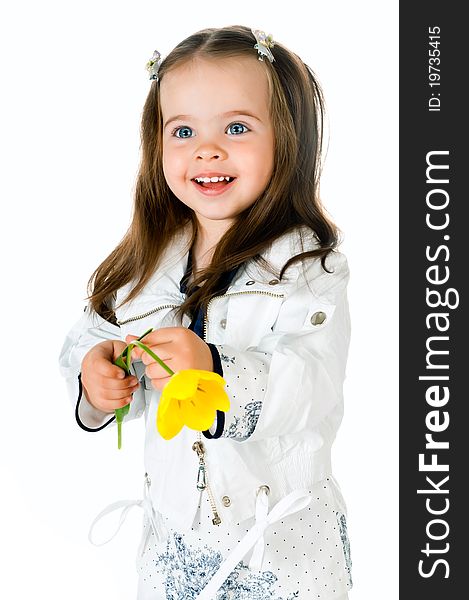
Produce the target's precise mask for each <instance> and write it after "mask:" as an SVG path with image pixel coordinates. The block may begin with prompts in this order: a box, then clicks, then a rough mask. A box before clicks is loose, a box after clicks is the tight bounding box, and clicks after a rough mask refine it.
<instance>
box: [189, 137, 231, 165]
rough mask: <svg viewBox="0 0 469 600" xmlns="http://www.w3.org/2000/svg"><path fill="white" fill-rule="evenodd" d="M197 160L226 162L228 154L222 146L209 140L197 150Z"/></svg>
mask: <svg viewBox="0 0 469 600" xmlns="http://www.w3.org/2000/svg"><path fill="white" fill-rule="evenodd" d="M196 158H198V159H201V160H224V159H225V158H227V153H226V151H225V150H224V149H223V148H222V147H221V146H220V144H217V143H215V142H214V141H209V140H207V141H204V142H202V143H201V144H200V145H199V147H198V148H197V150H196Z"/></svg>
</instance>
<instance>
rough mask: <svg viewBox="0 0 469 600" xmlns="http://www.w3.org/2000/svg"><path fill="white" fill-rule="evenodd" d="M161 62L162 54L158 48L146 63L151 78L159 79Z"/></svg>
mask: <svg viewBox="0 0 469 600" xmlns="http://www.w3.org/2000/svg"><path fill="white" fill-rule="evenodd" d="M161 62H162V60H161V54H160V53H159V52H158V50H155V51H154V52H153V56H152V57H151V58H150V60H149V61H148V62H147V65H146V70H147V71H148V73H149V75H150V80H155V81H158V71H159V69H160V65H161Z"/></svg>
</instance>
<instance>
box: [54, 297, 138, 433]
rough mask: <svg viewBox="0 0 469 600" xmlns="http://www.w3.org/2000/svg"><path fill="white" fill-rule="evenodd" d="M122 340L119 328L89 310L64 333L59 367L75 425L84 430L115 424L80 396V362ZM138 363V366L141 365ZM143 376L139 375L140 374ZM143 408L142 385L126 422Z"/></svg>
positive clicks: (113, 418) (83, 395) (81, 390)
mask: <svg viewBox="0 0 469 600" xmlns="http://www.w3.org/2000/svg"><path fill="white" fill-rule="evenodd" d="M117 339H121V334H120V328H119V327H118V326H117V325H113V324H112V323H109V322H108V321H106V320H104V319H103V318H102V317H100V316H99V315H97V314H96V313H95V312H94V311H93V310H92V309H91V308H90V307H87V308H86V309H85V312H84V314H83V315H82V317H81V318H80V319H79V320H78V321H77V322H76V323H75V325H74V326H73V327H72V329H71V330H70V331H69V333H68V334H67V336H66V338H65V341H64V344H63V346H62V350H61V352H60V356H59V367H60V372H61V374H62V376H63V377H64V378H65V381H66V386H67V390H68V394H69V397H70V400H71V401H72V403H73V404H74V406H75V417H76V420H77V423H78V425H79V426H80V427H81V428H82V429H84V430H85V431H100V430H101V429H104V428H105V427H107V426H108V425H111V424H114V422H115V417H114V415H113V414H110V413H104V412H102V411H100V410H98V409H97V408H95V407H94V406H92V405H91V404H90V403H89V402H88V401H87V399H86V396H85V394H83V386H82V384H81V363H82V360H83V358H84V356H85V354H86V353H87V352H88V351H89V350H91V348H93V346H96V344H99V343H101V342H103V341H106V340H117ZM140 364H141V363H140ZM133 367H134V370H135V372H134V374H135V375H136V376H137V377H138V378H139V379H140V378H141V377H139V373H138V363H134V365H133ZM140 375H142V373H140ZM144 408H145V396H144V390H143V388H142V386H141V387H140V389H138V390H137V391H136V392H135V393H134V395H133V400H132V402H131V405H130V410H129V413H128V415H127V416H126V420H129V419H132V418H136V417H139V416H141V415H142V414H143V412H144Z"/></svg>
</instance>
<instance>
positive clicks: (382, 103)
mask: <svg viewBox="0 0 469 600" xmlns="http://www.w3.org/2000/svg"><path fill="white" fill-rule="evenodd" d="M2 12H3V14H2V15H1V18H0V23H1V25H0V28H1V31H0V44H1V48H0V50H1V52H0V61H1V73H0V78H1V88H2V90H3V91H2V93H1V97H0V98H1V100H0V101H1V111H0V120H1V121H0V125H1V129H0V131H1V134H0V135H1V140H0V144H1V163H0V164H1V182H0V185H1V206H2V217H1V232H0V233H1V238H0V242H1V248H2V275H3V277H2V294H1V302H2V309H1V310H2V317H3V318H2V329H3V332H2V338H3V349H2V350H3V351H2V359H1V369H2V372H1V382H2V385H1V426H0V460H1V490H2V491H1V494H0V503H1V506H0V519H1V521H0V544H1V552H2V556H1V565H2V572H3V575H2V577H1V579H0V596H1V597H2V598H8V600H16V599H21V600H24V599H25V598H32V597H37V598H46V597H47V598H48V599H49V600H56V599H59V598H60V599H62V598H67V600H78V599H81V598H84V597H86V598H87V599H89V600H95V599H96V600H97V599H100V600H101V599H103V598H106V599H107V598H112V599H113V600H129V599H130V598H134V597H135V596H136V573H135V569H134V558H135V553H136V546H137V542H138V540H139V536H140V523H141V514H139V512H138V510H137V509H135V514H133V513H131V515H130V516H129V519H128V520H127V522H126V524H125V525H124V527H123V529H122V530H121V533H120V535H119V536H118V537H117V538H116V539H114V540H113V541H112V542H111V543H110V544H108V545H107V546H104V547H101V548H96V547H94V546H91V545H90V544H89V543H88V541H87V531H88V527H89V524H90V522H91V521H92V519H93V518H94V516H95V515H96V513H97V512H99V511H100V510H101V508H103V507H104V506H105V505H106V504H107V503H109V502H112V501H114V500H117V499H121V498H129V497H130V498H132V497H134V498H138V497H140V495H141V484H142V474H143V473H142V465H143V460H142V446H143V423H142V422H131V423H128V424H127V425H125V427H124V448H123V450H122V451H120V452H118V451H117V449H116V432H115V430H114V429H113V430H109V431H104V432H101V434H89V433H85V432H84V431H82V430H80V429H79V428H78V427H77V426H76V424H75V421H74V415H73V408H72V406H71V404H70V402H69V400H68V399H67V397H66V393H65V386H64V382H63V380H62V379H61V377H60V375H59V371H58V366H57V357H58V354H59V351H60V348H61V344H62V341H63V338H64V336H65V334H66V333H67V331H68V329H69V328H70V327H71V325H72V324H73V323H74V322H75V321H76V320H77V319H78V318H79V316H80V314H81V312H82V310H83V307H84V304H85V302H84V298H85V295H86V282H87V280H88V277H89V276H90V274H91V272H92V271H93V270H94V268H95V267H96V266H97V264H98V263H99V262H100V261H101V260H102V259H103V258H104V257H105V256H106V255H107V254H108V253H109V252H110V250H111V249H112V248H114V246H115V245H116V244H117V242H118V241H119V240H120V238H121V237H122V235H123V234H124V232H125V230H126V228H127V226H128V224H129V219H130V210H131V199H132V191H133V186H134V183H135V177H136V172H137V167H138V159H139V143H140V142H139V120H140V115H141V110H142V107H143V102H144V99H145V96H146V93H147V91H148V86H149V82H148V79H147V73H146V71H145V68H144V67H145V63H146V61H147V59H148V58H149V57H150V56H151V54H152V52H153V50H154V49H155V48H157V49H158V50H159V51H160V52H161V53H162V54H163V55H165V54H167V53H168V52H169V51H170V50H171V49H172V48H173V47H174V45H176V44H177V43H178V42H179V41H180V40H182V39H183V38H184V37H186V36H187V35H189V34H191V33H193V32H195V31H197V30H198V29H202V28H204V27H208V26H223V25H230V24H244V25H248V26H250V27H253V28H259V29H263V30H265V31H266V32H267V33H269V32H270V33H272V34H273V36H274V39H277V40H278V41H281V42H282V43H284V44H285V45H287V46H288V47H290V48H291V49H292V50H293V51H295V52H296V53H297V54H299V55H300V56H301V57H302V58H303V60H304V61H305V62H307V63H308V64H310V66H311V67H312V68H313V70H314V71H315V72H316V73H317V75H318V77H319V80H320V82H321V83H322V86H323V89H324V92H325V97H326V102H327V106H328V113H329V124H330V142H329V150H328V155H327V158H326V163H325V169H324V175H323V180H322V196H323V200H324V203H325V205H326V206H327V207H328V209H329V212H330V214H331V216H332V218H333V219H334V220H335V221H336V223H337V224H338V225H339V226H340V228H341V229H342V230H343V232H344V238H345V241H344V243H343V245H342V250H343V251H344V252H345V253H346V254H347V256H348V259H349V264H350V268H351V281H350V287H349V298H350V307H351V314H352V325H353V337H352V345H351V349H350V358H349V363H348V377H347V381H346V389H345V392H346V396H345V401H346V405H345V406H346V410H345V417H344V421H343V424H342V427H341V429H340V431H339V435H338V438H337V441H336V443H335V446H334V455H333V459H334V471H335V476H336V478H337V479H338V481H339V483H340V485H341V488H342V491H343V494H344V496H345V499H346V501H347V504H348V526H349V534H350V538H351V544H352V560H353V578H354V582H355V587H354V590H353V591H352V593H351V600H376V598H380V600H391V599H395V598H397V596H398V592H397V580H398V568H397V557H398V555H397V541H398V540H397V523H398V512H397V511H398V509H397V498H398V486H397V461H398V450H397V440H398V435H397V421H398V404H397V376H398V372H397V322H398V308H397V293H398V287H397V260H398V250H397V242H398V236H397V221H398V205H397V202H398V200H397V141H398V140H397V98H398V88H397V42H398V39H397V17H398V14H397V2H396V3H394V2H390V1H387V2H373V1H365V0H355V1H354V2H349V1H348V0H342V1H335V2H333V1H330V2H324V0H320V1H315V0H310V1H307V2H300V1H295V0H290V1H289V2H282V3H280V2H274V1H273V0H271V1H270V2H267V1H265V0H257V2H253V1H252V0H237V2H233V3H223V2H213V1H202V2H199V3H195V2H185V3H181V2H180V1H179V2H169V1H168V2H165V3H162V2H143V1H140V2H138V1H136V2H132V3H131V2H121V1H117V0H114V1H113V2H111V1H109V0H102V1H96V0H95V1H93V2H92V1H90V0H82V1H81V2H59V1H53V0H43V1H42V2H32V1H31V0H29V1H26V2H16V3H14V4H13V3H12V7H11V8H9V9H7V10H6V13H5V10H4V9H2ZM254 92H255V91H254ZM305 600H307V599H305Z"/></svg>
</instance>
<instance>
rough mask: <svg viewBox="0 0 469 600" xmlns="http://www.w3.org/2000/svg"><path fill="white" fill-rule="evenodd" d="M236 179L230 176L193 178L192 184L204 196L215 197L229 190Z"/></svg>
mask: <svg viewBox="0 0 469 600" xmlns="http://www.w3.org/2000/svg"><path fill="white" fill-rule="evenodd" d="M235 181H236V177H231V175H218V176H217V175H216V176H213V177H194V178H193V179H192V183H193V184H194V185H195V186H196V187H197V189H199V190H200V191H201V192H202V193H203V194H205V195H206V196H216V195H218V194H223V193H224V192H225V191H227V190H229V189H230V188H231V187H232V186H233V184H234V182H235Z"/></svg>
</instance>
